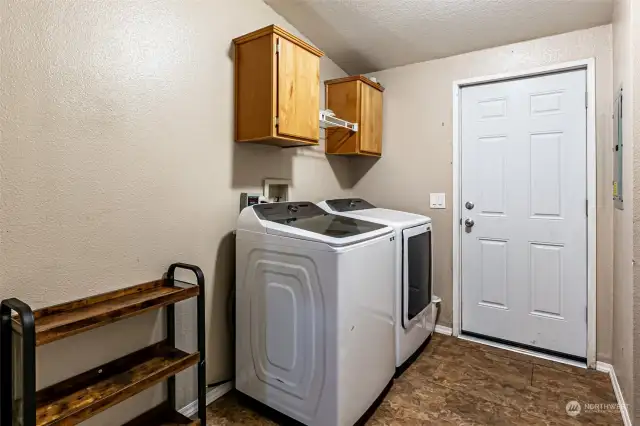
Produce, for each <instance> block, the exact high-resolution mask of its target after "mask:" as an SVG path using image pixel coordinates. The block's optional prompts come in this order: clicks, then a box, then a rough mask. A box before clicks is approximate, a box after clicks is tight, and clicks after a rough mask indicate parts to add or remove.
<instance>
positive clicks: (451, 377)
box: [207, 334, 622, 426]
mask: <svg viewBox="0 0 640 426" xmlns="http://www.w3.org/2000/svg"><path fill="white" fill-rule="evenodd" d="M572 400H575V401H578V402H580V403H582V407H583V410H582V412H581V413H580V414H578V415H577V416H575V417H572V416H569V415H568V414H567V412H566V405H567V403H568V402H569V401H572ZM585 403H589V404H613V403H616V398H615V395H614V393H613V389H612V386H611V382H610V380H609V376H608V375H607V374H604V373H600V372H596V371H592V370H585V369H582V368H579V367H573V366H569V365H565V364H558V363H554V362H551V361H547V360H542V359H538V358H533V357H529V356H527V355H523V354H519V353H515V352H509V351H504V350H502V349H497V348H493V347H491V346H486V345H481V344H478V343H473V342H469V341H465V340H460V339H455V338H453V337H447V336H443V335H438V334H436V335H434V336H433V338H432V340H431V342H430V343H429V345H428V346H427V348H426V349H425V351H424V352H423V353H422V354H421V355H420V357H418V359H417V360H416V361H415V362H414V363H413V365H411V367H409V368H408V369H407V370H406V371H405V373H404V374H403V375H402V376H401V377H400V378H399V379H397V380H396V381H395V383H394V385H393V387H392V388H391V390H390V391H389V394H388V395H387V396H386V398H385V399H384V401H383V402H382V403H381V404H380V406H379V407H378V409H377V410H376V411H375V413H374V414H373V416H371V418H370V419H369V421H368V422H367V425H370V426H396V425H397V426H400V425H403V426H405V425H492V426H493V425H534V426H537V425H560V426H564V425H586V424H589V425H622V418H621V416H620V412H619V411H618V410H617V409H609V410H602V411H593V410H591V411H586V410H585V409H584V408H585V406H584V404H585ZM275 424H276V423H274V422H273V421H270V420H268V419H266V418H264V417H262V416H260V415H259V414H257V413H256V412H255V411H253V410H251V409H250V408H248V407H247V406H246V405H244V404H243V403H242V402H241V401H240V400H239V398H238V396H237V394H235V393H233V392H232V393H230V394H228V395H226V396H225V397H223V398H221V399H220V400H218V401H216V402H215V403H213V404H212V405H211V406H209V408H208V412H207V425H209V426H213V425H256V426H258V425H260V426H262V425H275Z"/></svg>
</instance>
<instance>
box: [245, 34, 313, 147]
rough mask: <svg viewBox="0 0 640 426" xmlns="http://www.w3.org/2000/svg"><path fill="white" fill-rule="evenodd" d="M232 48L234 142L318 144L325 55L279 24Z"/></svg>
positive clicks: (292, 144)
mask: <svg viewBox="0 0 640 426" xmlns="http://www.w3.org/2000/svg"><path fill="white" fill-rule="evenodd" d="M233 43H234V50H235V116H236V119H235V140H236V141H237V142H254V143H262V144H270V145H277V146H281V147H291V146H304V145H317V144H318V140H319V138H320V121H319V115H320V105H319V104H320V57H322V56H323V55H324V53H323V52H322V51H320V50H318V49H316V48H315V47H313V46H312V45H310V44H308V43H306V42H304V41H303V40H301V39H299V38H298V37H296V36H294V35H292V34H289V33H288V32H286V31H285V30H283V29H282V28H280V27H277V26H275V25H270V26H268V27H265V28H263V29H261V30H258V31H254V32H252V33H250V34H247V35H244V36H242V37H238V38H236V39H234V40H233Z"/></svg>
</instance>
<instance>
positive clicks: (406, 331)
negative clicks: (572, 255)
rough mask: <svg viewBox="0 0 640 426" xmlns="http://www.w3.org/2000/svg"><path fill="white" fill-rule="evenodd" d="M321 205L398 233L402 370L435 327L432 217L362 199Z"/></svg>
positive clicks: (397, 294)
mask: <svg viewBox="0 0 640 426" xmlns="http://www.w3.org/2000/svg"><path fill="white" fill-rule="evenodd" d="M318 206H319V207H321V208H322V209H324V210H325V211H327V212H331V213H334V214H339V215H342V216H347V217H352V218H359V219H362V220H367V221H371V222H376V223H379V224H382V225H387V226H391V227H392V228H393V229H394V230H395V233H396V247H395V253H394V255H393V256H394V262H395V264H396V274H395V277H394V287H395V289H396V291H395V311H394V322H395V335H396V336H395V350H396V368H397V369H398V374H399V373H401V372H402V371H403V370H404V368H405V367H406V366H408V364H410V362H411V358H412V355H417V352H418V350H419V349H420V348H421V347H422V346H423V344H424V343H425V342H426V341H427V339H428V338H429V336H430V335H431V333H433V331H434V329H435V322H436V316H437V313H438V312H437V306H436V301H438V302H439V300H440V299H439V298H437V297H435V296H434V295H433V250H432V238H431V218H429V217H427V216H422V215H417V214H413V213H407V212H402V211H397V210H389V209H383V208H378V207H375V206H374V205H373V204H371V203H368V202H367V201H365V200H362V199H359V198H348V199H336V200H326V201H322V202H321V203H318Z"/></svg>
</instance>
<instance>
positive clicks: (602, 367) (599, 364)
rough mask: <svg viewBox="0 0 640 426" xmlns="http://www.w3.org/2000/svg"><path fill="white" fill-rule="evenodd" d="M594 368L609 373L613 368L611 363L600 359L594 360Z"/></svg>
mask: <svg viewBox="0 0 640 426" xmlns="http://www.w3.org/2000/svg"><path fill="white" fill-rule="evenodd" d="M596 370H598V371H600V372H601V373H607V374H609V373H611V370H613V365H611V364H607V363H606V362H602V361H596Z"/></svg>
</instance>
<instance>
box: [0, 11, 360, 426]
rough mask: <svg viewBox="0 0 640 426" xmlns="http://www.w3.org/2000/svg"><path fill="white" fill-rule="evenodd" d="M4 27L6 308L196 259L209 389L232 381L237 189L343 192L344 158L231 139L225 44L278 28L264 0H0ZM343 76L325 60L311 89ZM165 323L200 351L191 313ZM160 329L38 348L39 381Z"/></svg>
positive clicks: (111, 332) (135, 324)
mask: <svg viewBox="0 0 640 426" xmlns="http://www.w3.org/2000/svg"><path fill="white" fill-rule="evenodd" d="M0 16H2V26H1V28H0V37H1V45H0V48H1V53H0V64H1V68H0V71H1V74H0V77H1V83H2V85H1V91H0V105H1V107H0V125H1V129H2V134H1V135H2V140H1V143H0V188H1V198H0V202H1V204H0V229H1V230H2V232H1V236H0V238H1V240H0V265H1V267H0V297H2V298H5V297H10V296H13V297H19V298H21V299H23V300H25V301H26V302H28V303H30V304H31V305H32V306H34V307H42V306H45V305H51V304H54V303H58V302H64V301H68V300H72V299H76V298H80V297H84V296H88V295H91V294H96V293H101V292H105V291H109V290H114V289H118V288H121V287H125V286H129V285H133V284H137V283H139V282H144V281H147V280H152V279H156V278H158V277H160V276H161V275H162V274H163V272H164V271H165V270H166V267H167V266H168V265H169V264H170V263H172V262H175V261H185V262H190V263H194V264H197V265H199V266H200V267H201V268H202V269H203V271H204V273H205V277H206V280H207V287H206V289H207V295H206V299H207V303H206V308H207V333H206V334H207V342H208V356H207V361H208V369H207V370H208V374H207V376H208V380H209V382H215V381H219V380H223V379H229V378H230V377H231V375H232V358H231V345H230V336H229V324H228V322H227V318H226V315H227V298H228V294H229V289H230V283H231V282H232V279H233V277H232V273H233V262H234V255H233V253H234V246H233V239H232V237H231V232H232V230H233V229H234V227H235V223H236V218H237V214H238V203H239V194H240V192H242V191H246V190H253V191H255V190H258V189H259V187H260V185H261V180H262V179H263V178H265V177H275V178H291V179H292V180H293V184H294V194H295V196H296V197H297V198H299V199H310V200H313V201H315V200H320V199H323V198H327V197H335V196H340V195H344V194H347V193H348V190H345V189H343V187H344V186H345V185H347V184H348V167H347V165H348V164H347V163H346V162H345V161H344V160H342V159H339V158H338V159H332V160H331V162H329V161H327V160H326V158H325V156H324V154H323V150H322V149H307V150H304V151H302V150H295V149H291V150H282V149H279V148H273V147H261V146H255V145H242V146H240V145H236V144H234V143H233V137H232V134H233V133H232V131H233V128H232V126H233V93H232V90H233V79H232V75H233V74H232V71H233V64H232V59H231V56H230V55H231V39H232V38H233V37H236V36H239V35H242V34H244V33H247V32H250V31H253V30H255V29H258V28H260V27H262V26H265V25H269V24H274V23H275V24H280V25H282V26H284V27H285V28H289V29H291V27H290V25H289V24H287V22H286V21H284V19H283V18H281V17H280V16H279V15H277V14H276V13H275V12H273V10H272V9H270V8H269V7H268V6H266V5H265V4H264V3H263V2H262V0H234V1H197V0H181V1H177V0H158V1H148V0H135V1H134V0H131V1H109V0H96V1H77V0H57V1H53V0H50V1H40V0H0ZM344 75H345V74H344V73H343V72H342V70H341V69H339V68H338V67H337V66H336V65H335V64H333V62H331V61H330V60H329V59H326V58H324V59H323V60H322V63H321V78H322V79H328V78H336V77H341V76H344ZM321 94H322V99H321V102H322V104H323V102H324V100H323V97H324V91H323V90H321ZM177 316H178V322H179V324H178V330H179V336H178V344H179V345H182V347H184V348H194V347H195V338H194V333H193V331H194V327H195V304H194V303H191V302H188V303H187V302H185V303H183V304H181V305H179V308H178V313H177ZM161 318H162V317H160V316H158V314H148V315H144V316H142V317H139V318H135V319H131V320H127V321H125V322H122V323H119V324H116V325H112V326H109V327H106V328H103V329H99V330H95V331H92V332H90V333H88V334H87V335H84V336H76V337H73V338H70V339H68V340H64V341H60V342H56V343H54V344H52V345H50V346H47V347H44V348H43V349H42V350H41V351H40V352H39V357H38V362H39V374H38V381H39V385H40V386H43V385H46V384H49V383H52V382H54V381H57V380H60V379H62V378H64V377H67V376H69V375H71V374H72V373H77V372H80V371H83V370H85V369H88V368H90V367H93V366H95V365H97V364H98V363H100V362H105V361H108V360H110V359H113V358H115V357H117V356H119V355H122V354H124V353H126V352H128V351H129V352H130V351H133V350H135V349H137V348H139V347H142V346H145V345H146V344H148V343H150V342H152V341H154V340H155V339H158V338H159V337H160V336H161V335H162V330H163V328H162V326H163V322H162V321H161ZM194 378H195V372H194V371H193V370H191V371H189V372H187V373H185V374H183V375H182V376H181V377H180V378H179V402H181V403H186V402H190V401H191V400H193V399H194V393H193V387H192V385H191V384H192V383H193V382H192V381H193V380H194ZM160 397H161V391H160V390H158V389H155V390H154V391H151V392H148V393H145V394H143V395H141V396H140V397H138V398H136V399H135V400H132V401H131V402H127V403H126V404H124V405H121V406H118V408H116V409H114V410H109V411H108V412H107V413H105V414H103V415H101V416H99V417H98V418H96V419H94V422H93V424H101V425H117V424H121V423H122V422H123V421H124V420H126V419H128V418H130V417H131V416H132V415H133V414H136V413H139V412H140V411H143V410H144V409H146V408H149V404H150V400H152V399H155V400H158V398H160Z"/></svg>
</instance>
